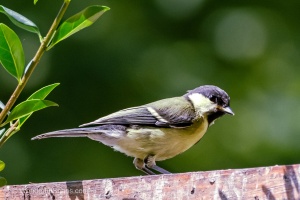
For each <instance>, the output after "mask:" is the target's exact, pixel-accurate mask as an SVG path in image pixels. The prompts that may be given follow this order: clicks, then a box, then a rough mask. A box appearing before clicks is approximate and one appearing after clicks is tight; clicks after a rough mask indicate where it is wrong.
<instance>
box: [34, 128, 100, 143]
mask: <svg viewBox="0 0 300 200" xmlns="http://www.w3.org/2000/svg"><path fill="white" fill-rule="evenodd" d="M93 132H94V133H96V132H99V129H98V130H97V129H95V128H92V127H89V128H73V129H65V130H59V131H53V132H49V133H44V134H41V135H37V136H35V137H33V138H31V140H40V139H44V138H51V137H87V136H88V134H89V133H93Z"/></svg>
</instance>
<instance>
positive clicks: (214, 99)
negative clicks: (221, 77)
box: [184, 85, 234, 124]
mask: <svg viewBox="0 0 300 200" xmlns="http://www.w3.org/2000/svg"><path fill="white" fill-rule="evenodd" d="M184 97H185V98H186V99H187V100H189V101H190V102H191V103H192V104H193V106H194V108H195V112H196V115H197V116H199V117H205V116H207V120H208V123H209V124H212V123H213V122H214V121H215V120H216V119H217V118H219V117H221V116H223V115H224V114H230V115H234V113H233V111H232V110H231V108H230V107H229V104H230V97H229V96H228V94H227V93H226V92H225V91H224V90H222V89H220V88H219V87H216V86H213V85H204V86H200V87H198V88H195V89H193V90H189V91H188V93H187V94H185V95H184Z"/></svg>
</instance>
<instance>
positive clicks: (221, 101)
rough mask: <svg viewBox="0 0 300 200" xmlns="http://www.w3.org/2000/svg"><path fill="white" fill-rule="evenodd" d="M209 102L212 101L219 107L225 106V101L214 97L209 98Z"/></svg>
mask: <svg viewBox="0 0 300 200" xmlns="http://www.w3.org/2000/svg"><path fill="white" fill-rule="evenodd" d="M209 100H211V101H212V102H214V103H216V104H218V105H223V104H224V101H223V100H222V98H220V97H216V96H212V97H210V98H209Z"/></svg>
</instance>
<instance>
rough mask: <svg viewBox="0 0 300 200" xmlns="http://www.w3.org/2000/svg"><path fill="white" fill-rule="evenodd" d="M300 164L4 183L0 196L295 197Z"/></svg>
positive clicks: (171, 199) (138, 198) (125, 198)
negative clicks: (20, 183)
mask: <svg viewBox="0 0 300 200" xmlns="http://www.w3.org/2000/svg"><path fill="white" fill-rule="evenodd" d="M299 175H300V165H298V164H295V165H288V166H272V167H259V168H249V169H231V170H218V171H207V172H189V173H182V174H171V175H155V176H139V177H127V178H112V179H97V180H84V181H73V182H54V183H38V184H28V185H8V186H5V187H2V188H0V199H72V200H75V199H80V200H83V199H111V200H114V199H121V200H141V199H143V200H144V199H146V200H148V199H153V200H160V199H163V200H174V199H175V200H176V199H180V200H181V199H187V200H188V199H197V200H199V199H221V200H227V199H228V200H229V199H230V200H231V199H233V200H235V199H254V200H261V199H268V200H274V199H288V200H296V199H300V195H299V193H300V191H299V190H300V186H299V180H300V179H299V178H300V176H299Z"/></svg>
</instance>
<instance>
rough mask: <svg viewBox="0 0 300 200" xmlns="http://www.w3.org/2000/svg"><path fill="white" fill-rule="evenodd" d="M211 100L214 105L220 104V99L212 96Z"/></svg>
mask: <svg viewBox="0 0 300 200" xmlns="http://www.w3.org/2000/svg"><path fill="white" fill-rule="evenodd" d="M209 100H211V101H212V102H214V103H217V102H218V97H216V96H212V97H210V98H209Z"/></svg>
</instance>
